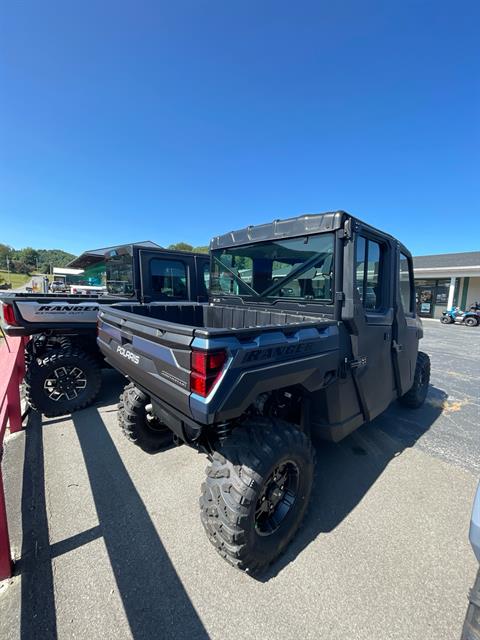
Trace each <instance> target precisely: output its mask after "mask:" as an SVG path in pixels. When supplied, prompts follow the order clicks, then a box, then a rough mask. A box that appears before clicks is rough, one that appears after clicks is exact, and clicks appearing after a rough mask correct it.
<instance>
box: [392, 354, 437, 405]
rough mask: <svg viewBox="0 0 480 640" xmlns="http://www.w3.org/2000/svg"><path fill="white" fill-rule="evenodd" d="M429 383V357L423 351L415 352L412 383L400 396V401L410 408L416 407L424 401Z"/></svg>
mask: <svg viewBox="0 0 480 640" xmlns="http://www.w3.org/2000/svg"><path fill="white" fill-rule="evenodd" d="M429 384H430V358H429V357H428V355H427V354H426V353H423V351H419V352H418V354H417V364H416V367H415V376H414V379H413V385H412V387H411V389H410V390H409V391H407V393H406V394H405V395H403V396H402V397H401V398H399V400H400V402H401V403H402V404H403V405H405V406H406V407H409V408H410V409H418V408H419V407H421V406H422V404H423V403H424V402H425V398H426V397H427V393H428V385H429Z"/></svg>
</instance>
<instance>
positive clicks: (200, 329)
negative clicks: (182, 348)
mask: <svg viewBox="0 0 480 640" xmlns="http://www.w3.org/2000/svg"><path fill="white" fill-rule="evenodd" d="M108 316H109V322H110V323H113V324H117V322H118V325H121V326H122V327H125V328H127V326H126V325H128V322H129V321H132V322H135V323H138V324H140V325H142V324H143V325H145V326H148V327H150V328H159V329H160V328H164V325H166V324H167V323H168V324H174V325H175V332H176V333H183V334H185V333H186V334H188V335H196V336H202V337H206V336H208V335H215V336H219V335H222V334H229V333H231V332H232V331H234V332H235V334H238V333H239V332H241V333H244V332H245V333H248V332H251V331H252V330H256V329H268V328H269V327H271V328H272V329H274V328H277V329H278V328H282V329H285V328H288V327H289V326H292V327H293V326H295V327H298V326H299V325H316V324H322V325H324V324H333V323H334V322H333V320H329V319H326V318H322V317H320V316H314V315H304V314H300V313H294V312H291V313H290V312H286V311H280V310H279V311H273V310H271V309H269V310H268V311H266V310H264V309H261V308H259V307H239V306H228V305H211V304H202V303H198V304H195V303H178V304H176V303H172V302H170V303H161V302H153V303H151V304H147V305H144V304H143V305H142V304H139V303H137V304H135V303H133V304H130V303H118V304H115V305H113V306H110V307H108ZM100 317H102V307H101V306H100Z"/></svg>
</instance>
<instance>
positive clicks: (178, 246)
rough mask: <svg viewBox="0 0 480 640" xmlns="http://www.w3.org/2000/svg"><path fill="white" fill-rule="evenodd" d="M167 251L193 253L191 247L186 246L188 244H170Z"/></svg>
mask: <svg viewBox="0 0 480 640" xmlns="http://www.w3.org/2000/svg"><path fill="white" fill-rule="evenodd" d="M168 248H169V249H174V250H176V251H193V246H192V245H191V244H188V242H177V243H175V244H171V245H169V247H168Z"/></svg>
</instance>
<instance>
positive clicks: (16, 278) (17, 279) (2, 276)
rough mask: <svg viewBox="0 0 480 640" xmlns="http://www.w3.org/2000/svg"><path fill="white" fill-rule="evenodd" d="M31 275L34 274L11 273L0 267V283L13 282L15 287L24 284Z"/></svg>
mask: <svg viewBox="0 0 480 640" xmlns="http://www.w3.org/2000/svg"><path fill="white" fill-rule="evenodd" d="M31 277H32V276H29V275H28V274H26V273H10V275H9V274H8V272H7V271H2V270H1V269H0V280H1V282H0V284H3V283H5V282H11V283H12V288H13V289H16V288H17V287H21V286H23V285H24V284H25V283H26V282H28V281H29V280H30V278H31Z"/></svg>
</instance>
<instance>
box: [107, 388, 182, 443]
mask: <svg viewBox="0 0 480 640" xmlns="http://www.w3.org/2000/svg"><path fill="white" fill-rule="evenodd" d="M149 403H150V399H149V398H148V396H147V395H146V394H145V393H143V391H140V389H138V388H137V387H136V386H135V385H134V384H133V382H131V383H130V384H127V386H126V387H125V389H124V390H123V393H122V394H121V396H120V400H119V403H118V413H117V416H118V424H119V426H120V428H121V429H122V431H123V433H124V434H125V436H126V437H127V438H128V440H130V442H133V443H134V444H136V445H137V446H138V447H140V448H141V449H143V450H144V451H147V452H149V453H152V452H154V451H160V450H161V449H165V448H166V447H168V446H170V445H171V444H172V442H173V433H172V431H170V429H169V428H168V427H166V426H165V425H164V424H163V423H162V422H161V421H160V420H159V419H158V418H157V417H156V416H154V415H152V414H151V413H150V412H148V411H147V405H148V404H149Z"/></svg>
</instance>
